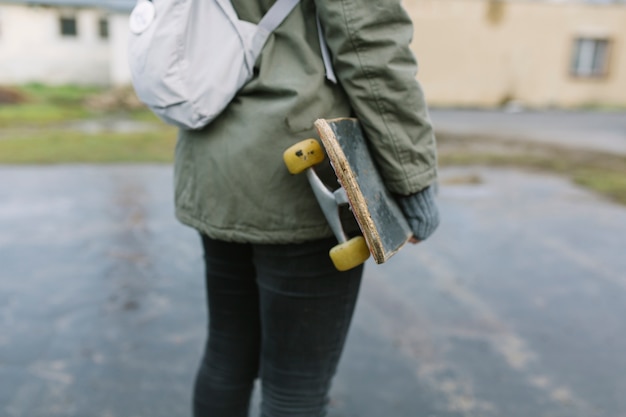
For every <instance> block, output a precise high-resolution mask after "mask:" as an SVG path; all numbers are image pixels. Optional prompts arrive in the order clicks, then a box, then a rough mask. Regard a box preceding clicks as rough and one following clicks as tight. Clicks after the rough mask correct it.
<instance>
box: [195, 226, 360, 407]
mask: <svg viewBox="0 0 626 417" xmlns="http://www.w3.org/2000/svg"><path fill="white" fill-rule="evenodd" d="M202 241H203V245H204V252H205V263H206V285H207V300H208V308H209V335H208V340H207V344H206V349H205V353H204V357H203V359H202V363H201V365H200V369H199V370H198V374H197V377H196V383H195V389H194V399H193V409H194V416H195V417H247V416H248V412H249V403H250V397H251V394H252V389H253V386H254V381H255V379H256V378H257V377H259V378H260V379H261V388H262V404H261V416H262V417H320V416H323V415H325V414H326V407H327V403H328V392H329V389H330V383H331V379H332V377H333V376H334V374H335V371H336V368H337V364H338V362H339V357H340V355H341V352H342V350H343V345H344V342H345V338H346V335H347V332H348V328H349V326H350V321H351V319H352V314H353V311H354V307H355V304H356V299H357V295H358V291H359V286H360V282H361V276H362V272H363V267H362V266H361V267H358V268H355V269H353V270H350V271H347V272H338V271H337V270H336V269H335V268H334V267H333V265H332V263H331V261H330V259H329V258H328V250H329V249H330V247H332V246H333V244H334V243H335V242H334V241H333V240H331V239H324V240H320V241H315V242H309V243H304V244H293V245H252V244H238V243H228V242H223V241H217V240H213V239H210V238H208V237H206V236H203V237H202Z"/></svg>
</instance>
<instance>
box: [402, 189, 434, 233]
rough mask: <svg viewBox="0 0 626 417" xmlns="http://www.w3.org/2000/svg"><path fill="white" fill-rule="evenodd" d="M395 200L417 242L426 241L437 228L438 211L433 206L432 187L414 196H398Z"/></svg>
mask: <svg viewBox="0 0 626 417" xmlns="http://www.w3.org/2000/svg"><path fill="white" fill-rule="evenodd" d="M397 200H398V203H399V204H400V208H402V211H403V212H404V215H405V217H406V219H407V220H408V221H409V225H410V226H411V229H412V230H413V234H414V235H415V237H416V238H417V239H418V240H426V239H427V238H428V237H429V236H430V235H432V234H433V232H434V231H435V229H436V228H437V226H439V210H438V209H437V205H436V204H435V192H434V187H433V186H430V187H427V188H424V189H423V190H422V191H420V192H418V193H415V194H411V195H408V196H398V198H397Z"/></svg>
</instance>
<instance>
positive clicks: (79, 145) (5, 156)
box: [0, 127, 176, 164]
mask: <svg viewBox="0 0 626 417" xmlns="http://www.w3.org/2000/svg"><path fill="white" fill-rule="evenodd" d="M175 143H176V129H174V128H170V127H167V128H164V129H161V130H158V131H150V132H141V133H99V134H92V135H89V134H84V133H80V132H72V131H62V130H57V131H51V132H47V133H46V134H45V135H39V134H38V135H36V136H32V137H19V138H12V139H3V140H0V163H3V164H61V163H116V162H134V163H142V162H163V163H170V162H172V160H173V154H174V146H175Z"/></svg>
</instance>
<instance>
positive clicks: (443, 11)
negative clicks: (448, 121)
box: [405, 0, 626, 107]
mask: <svg viewBox="0 0 626 417" xmlns="http://www.w3.org/2000/svg"><path fill="white" fill-rule="evenodd" d="M405 6H406V7H407V9H408V10H409V12H410V14H411V15H412V17H413V18H414V22H415V36H414V40H413V48H414V51H415V53H416V55H417V58H418V62H419V64H420V67H419V74H418V78H419V79H420V81H421V82H422V83H423V85H424V88H425V90H426V95H427V99H428V102H429V103H431V104H432V105H439V106H485V107H492V106H500V105H505V104H508V103H519V104H521V105H523V106H530V107H547V106H556V107H572V106H620V107H623V106H626V2H624V1H610V0H604V1H571V0H560V1H557V0H555V1H545V0H405Z"/></svg>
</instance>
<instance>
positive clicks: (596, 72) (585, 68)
mask: <svg viewBox="0 0 626 417" xmlns="http://www.w3.org/2000/svg"><path fill="white" fill-rule="evenodd" d="M609 48H610V42H609V40H608V39H602V38H578V39H576V40H575V41H574V54H573V56H572V68H571V73H572V75H573V76H575V77H605V76H606V75H607V74H608V70H609Z"/></svg>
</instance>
